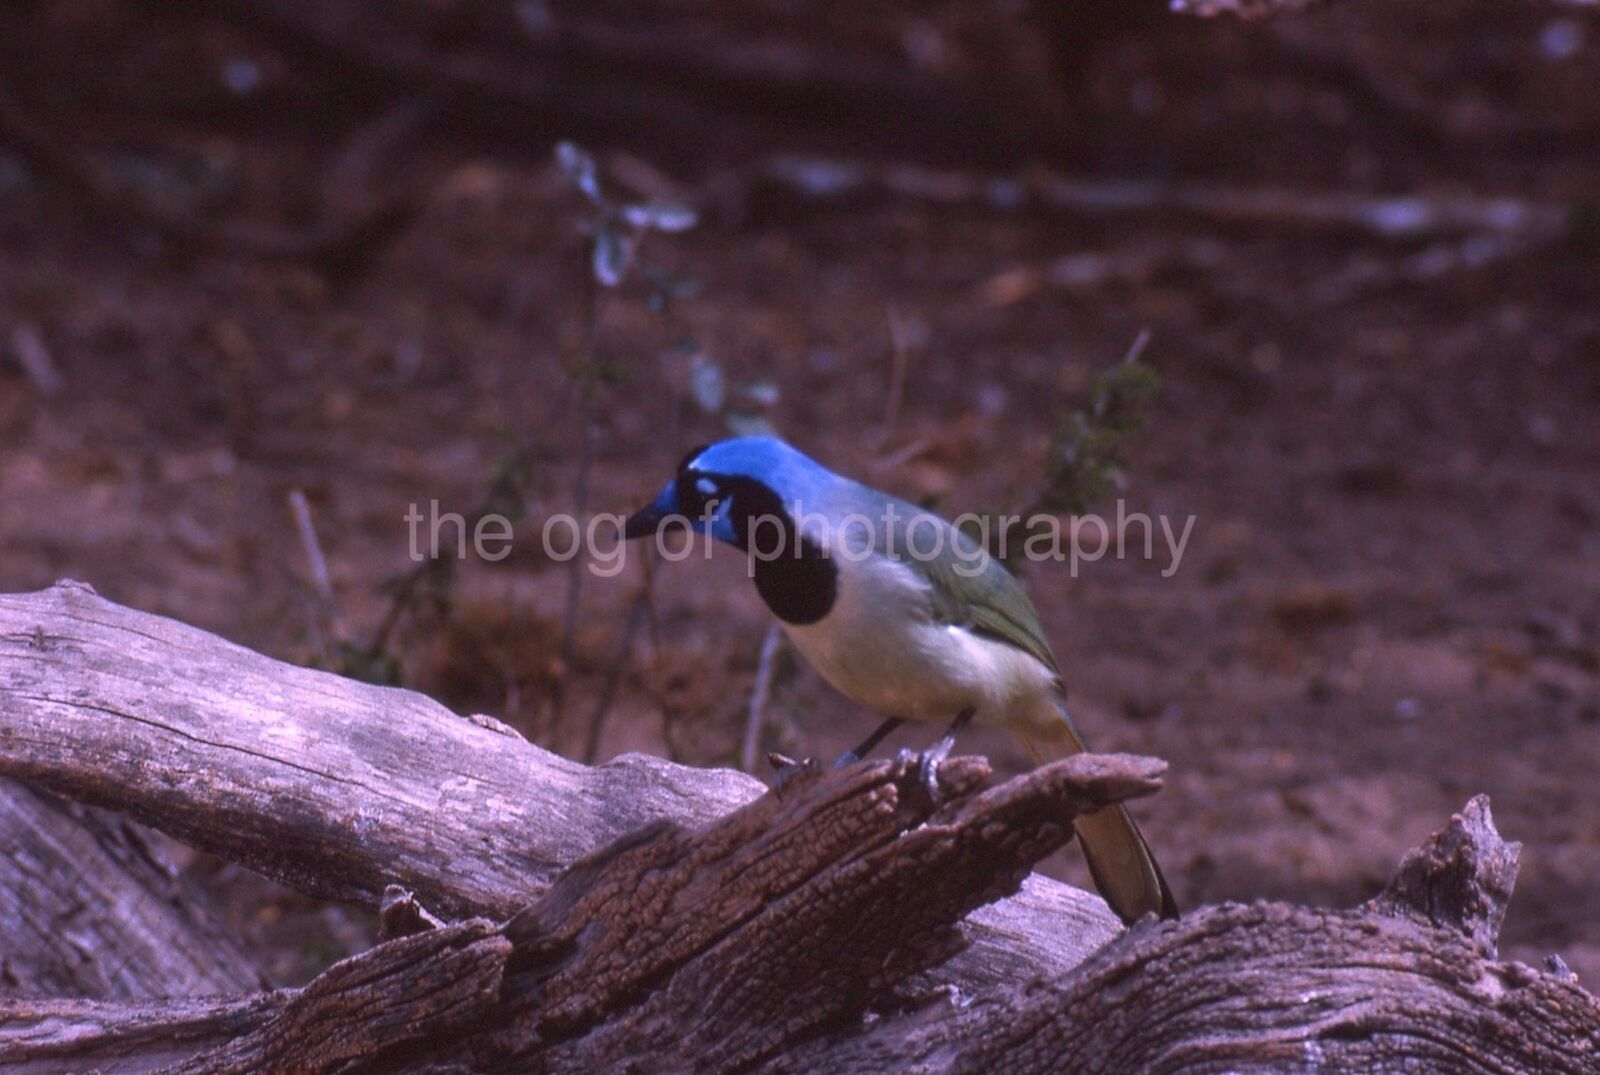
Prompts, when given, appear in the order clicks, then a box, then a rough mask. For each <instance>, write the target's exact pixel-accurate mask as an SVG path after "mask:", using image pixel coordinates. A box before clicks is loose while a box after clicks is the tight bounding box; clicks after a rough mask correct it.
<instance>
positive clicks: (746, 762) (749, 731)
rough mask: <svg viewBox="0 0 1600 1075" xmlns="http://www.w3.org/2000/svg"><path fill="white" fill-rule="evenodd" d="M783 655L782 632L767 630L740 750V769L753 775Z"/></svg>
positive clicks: (773, 629) (775, 629)
mask: <svg viewBox="0 0 1600 1075" xmlns="http://www.w3.org/2000/svg"><path fill="white" fill-rule="evenodd" d="M782 651H783V631H782V630H781V629H779V627H778V625H777V624H776V623H773V624H771V625H770V626H769V627H768V628H767V635H766V637H765V638H763V639H762V640H761V658H760V660H759V661H758V662H757V663H756V681H755V685H754V686H753V687H752V688H751V689H750V708H749V711H748V713H747V714H746V716H745V720H744V743H743V745H741V746H740V748H739V768H741V769H743V770H744V771H745V772H747V773H753V772H755V771H756V752H757V751H758V750H759V749H760V747H761V730H762V728H763V726H764V725H765V723H766V714H767V699H768V698H769V697H770V696H771V694H772V677H773V670H774V668H775V667H776V666H777V663H778V654H779V653H781V652H782Z"/></svg>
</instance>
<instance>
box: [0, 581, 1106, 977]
mask: <svg viewBox="0 0 1600 1075" xmlns="http://www.w3.org/2000/svg"><path fill="white" fill-rule="evenodd" d="M0 776H13V777H20V778H23V779H27V780H31V781H34V782H36V783H37V784H39V785H40V786H43V787H46V788H49V789H50V790H52V791H54V792H56V793H57V794H60V795H64V796H66V797H68V798H71V799H75V800H79V801H83V802H88V803H92V804H95V805H100V806H105V807H109V808H111V809H116V810H120V811H122V812H124V813H126V814H128V815H129V816H131V817H133V818H135V819H136V820H139V821H142V822H144V823H145V824H148V825H151V826H152V827H154V828H157V829H160V830H162V831H164V832H167V833H169V834H170V835H172V836H175V837H177V838H178V839H180V840H183V841H185V842H186V843H189V844H191V845H192V846H195V847H198V848H201V849H202V850H206V851H210V852H213V853H215V854H218V855H221V856H223V857H225V858H228V859H231V860H232V861H235V862H240V863H243V864H244V865H246V866H249V867H251V868H252V869H255V870H258V871H260V872H261V873H264V874H266V875H268V876H270V877H273V878H276V879H277V880H280V881H282V882H283V883H285V884H287V885H289V886H291V887H294V888H298V889H300V890H301V891H304V892H308V893H310V894H312V895H316V896H323V897H328V898H332V899H340V900H347V901H351V902H357V903H364V904H368V905H371V906H373V907H376V906H378V904H379V903H380V901H381V898H382V896H383V892H384V889H385V887H386V886H388V885H390V884H397V885H400V886H401V887H403V888H405V889H407V890H409V891H411V892H412V893H414V894H415V896H416V898H417V900H418V901H419V902H420V903H422V904H423V905H424V906H425V907H427V908H428V909H429V910H431V911H434V912H436V913H439V914H442V915H445V916H447V917H466V916H472V915H485V916H489V917H493V918H504V917H506V916H508V915H510V914H512V913H514V912H515V911H516V910H517V909H518V908H520V907H522V906H523V905H524V904H525V903H526V902H527V901H528V899H529V898H530V897H531V896H533V895H534V894H536V893H538V892H539V891H540V890H542V889H543V888H544V887H545V886H546V885H547V884H549V882H550V881H551V880H552V879H554V877H555V875H556V874H557V873H558V872H559V871H560V870H561V869H562V868H564V867H565V866H567V865H570V864H571V863H572V862H574V861H575V860H577V859H578V858H580V857H582V856H583V855H586V854H589V853H590V852H593V851H595V850H598V849H599V848H601V847H603V846H605V845H606V844H607V843H609V842H610V841H612V840H614V839H616V838H618V837H621V836H623V835H626V834H627V833H630V832H633V831H635V830H637V829H639V828H640V827H642V826H644V825H646V824H649V823H651V822H654V821H660V820H671V821H677V822H681V823H685V824H690V825H697V824H703V823H705V822H707V821H710V820H712V819H713V818H716V817H720V816H721V815H723V814H725V813H727V812H728V811H729V810H731V809H733V808H735V807H737V806H739V805H742V804H744V803H746V802H749V801H750V800H752V799H754V798H756V797H757V796H759V795H760V794H761V793H762V792H763V791H764V790H765V786H764V785H763V784H762V783H761V782H760V781H758V780H756V779H755V778H753V777H750V776H746V775H744V774H742V773H736V772H731V771H728V770H710V769H693V768H689V767H687V766H682V765H675V764H672V763H670V762H666V761H663V760H661V759H659V758H653V757H647V756H643V755H624V756H622V757H620V758H617V759H615V760H613V761H611V762H609V763H607V764H605V765H601V766H598V767H594V768H590V767H588V766H584V765H580V764H577V763H576V762H571V761H568V760H567V759H565V758H562V757H560V756H558V755H555V754H551V753H549V752H548V751H545V750H541V749H540V748H539V747H537V746H534V745H533V744H532V743H529V742H527V741H526V740H524V739H523V738H522V737H521V736H519V735H517V734H516V733H515V732H514V731H512V730H511V729H510V728H507V727H506V726H504V725H502V724H500V723H499V722H497V721H495V720H493V719H491V718H489V717H474V718H471V719H464V718H462V717H459V716H457V715H456V714H454V713H451V712H450V711H449V710H447V709H445V708H444V707H443V706H441V705H439V704H438V703H437V702H434V701H432V700H430V699H428V698H425V697H423V696H422V695H419V694H415V693H412V692H409V691H403V690H395V689H393V688H387V687H376V686H372V685H370V684H365V683H359V682H356V681H354V680H349V679H344V678H342V677H340V676H336V675H333V674H331V673H327V672H318V671H314V670H312V669H307V668H299V667H296V666H293V665H287V664H284V663H282V662H280V661H274V660H272V659H271V658H268V657H264V656H262V655H260V654H257V653H253V652H251V651H249V650H246V649H244V648H242V647H239V646H235V645H232V644H230V643H228V642H225V641H223V640H222V639H219V638H217V637H216V636H214V635H210V634H207V633H205V632H204V631H200V630H197V629H195V628H192V627H187V626H185V625H183V624H180V623H176V622H174V621H172V620H168V619H165V618H163V617H160V616H152V615H149V614H148V613H142V612H136V611H134V610H131V609H127V608H122V607H120V606H118V605H115V604H113V603H112V602H109V601H106V600H103V599H102V598H100V597H99V596H98V595H96V594H95V593H94V592H93V591H92V590H91V589H89V588H88V587H87V586H84V585H82V584H80V583H72V582H65V583H61V584H58V585H56V586H54V587H52V588H50V589H48V590H43V591H40V592H38V593H33V594H11V595H0ZM1061 915H1066V916H1068V918H1069V919H1070V920H1071V921H1073V922H1075V923H1076V925H1077V927H1078V930H1079V931H1078V933H1077V934H1075V935H1073V936H1068V937H1061V938H1056V939H1055V940H1054V941H1052V942H1051V943H1047V944H1044V945H1042V946H1040V945H1036V944H1035V942H1034V941H1033V940H1032V939H1030V938H1029V937H1028V936H1027V935H1026V934H1027V930H1026V929H1024V928H1022V927H1024V926H1025V924H1026V923H1028V922H1030V921H1032V920H1034V919H1035V918H1043V917H1046V916H1049V917H1059V916H1061ZM990 916H992V918H991V917H990ZM989 921H992V922H993V923H994V925H993V928H992V929H991V928H988V927H987V925H986V923H988V922H989ZM977 928H978V931H979V933H980V934H981V936H980V937H979V939H978V943H977V945H976V946H975V954H973V955H971V956H970V957H969V960H968V962H967V964H966V965H965V966H966V968H967V972H969V973H974V974H978V975H979V976H980V977H986V976H987V975H988V974H990V973H1010V972H1011V971H1012V970H1014V969H1015V968H1016V967H1018V966H1019V965H1021V966H1032V967H1034V968H1036V969H1039V970H1057V969H1061V968H1062V967H1064V966H1067V965H1070V964H1071V963H1075V962H1077V961H1078V960H1080V959H1082V957H1083V956H1084V955H1085V954H1087V952H1089V951H1091V950H1093V948H1094V947H1096V946H1098V945H1099V944H1100V943H1102V942H1103V941H1104V940H1105V939H1107V938H1108V937H1110V936H1111V935H1113V934H1114V933H1115V932H1116V930H1117V928H1118V927H1117V924H1116V919H1115V918H1114V917H1113V916H1112V915H1111V913H1110V911H1109V910H1108V909H1107V908H1106V907H1105V904H1104V903H1103V902H1102V901H1101V900H1099V899H1098V898H1097V897H1095V896H1092V895H1090V894H1088V893H1085V892H1081V891H1080V890H1078V889H1074V888H1071V887H1069V886H1066V885H1061V884H1056V883H1054V882H1049V881H1046V880H1044V879H1042V878H1040V879H1037V880H1036V883H1030V885H1028V886H1027V887H1026V888H1025V889H1024V891H1023V893H1022V894H1021V895H1020V896H1019V897H1017V898H1016V899H1015V900H1011V901H1006V902H1005V903H1003V904H1000V905H997V906H996V907H994V908H989V909H987V912H986V915H985V916H983V917H982V918H980V924H979V926H978V927H977ZM1044 932H1048V931H1044ZM989 958H992V960H993V965H994V967H995V968H997V969H996V970H994V971H992V972H991V971H987V970H984V969H983V967H982V966H981V964H982V963H983V962H984V960H985V959H989Z"/></svg>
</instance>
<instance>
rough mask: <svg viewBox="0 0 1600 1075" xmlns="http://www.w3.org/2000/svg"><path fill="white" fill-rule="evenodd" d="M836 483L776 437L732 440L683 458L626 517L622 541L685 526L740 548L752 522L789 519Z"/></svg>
mask: <svg viewBox="0 0 1600 1075" xmlns="http://www.w3.org/2000/svg"><path fill="white" fill-rule="evenodd" d="M830 480H831V481H834V482H837V481H839V479H838V478H837V477H835V476H834V475H833V474H831V473H830V472H829V471H828V470H827V469H825V468H824V467H823V466H822V465H821V464H819V463H817V462H815V461H814V460H812V459H810V458H809V457H807V456H805V455H803V454H801V453H800V452H798V451H796V450H795V449H793V448H791V447H789V445H787V444H785V443H784V442H783V441H781V440H779V439H778V438H776V437H735V438H733V439H731V440H723V441H718V442H717V443H715V444H708V445H703V446H701V447H699V448H696V449H694V450H693V451H691V452H690V453H689V454H688V455H686V456H684V457H683V461H682V462H681V463H679V464H678V472H677V473H676V474H675V475H673V477H672V480H671V481H669V482H667V484H666V486H665V487H664V488H662V490H661V492H660V493H659V494H658V495H657V496H656V498H655V499H654V500H652V501H651V502H650V503H649V504H647V505H645V506H644V507H643V508H640V509H639V510H638V511H636V512H634V513H633V514H632V515H630V516H628V519H627V522H626V523H625V524H624V525H623V530H622V533H623V536H624V537H626V538H640V537H648V536H650V535H653V534H655V533H657V532H658V531H660V530H662V529H663V528H665V527H668V526H673V525H677V526H688V527H690V528H692V529H695V530H698V531H700V532H701V533H704V534H709V535H710V536H711V537H712V538H714V539H716V540H717V541H724V542H727V543H728V544H730V545H736V546H738V547H740V548H744V547H745V545H746V543H747V541H748V539H749V535H750V533H751V529H752V525H753V523H754V520H756V519H758V518H761V517H762V516H773V517H776V518H779V519H782V520H787V519H790V518H792V517H793V512H794V509H795V507H796V506H797V505H798V506H802V507H803V506H804V505H805V504H806V502H807V501H808V500H816V501H820V500H821V498H822V495H823V494H824V492H825V491H826V489H825V487H826V483H827V482H829V481H830Z"/></svg>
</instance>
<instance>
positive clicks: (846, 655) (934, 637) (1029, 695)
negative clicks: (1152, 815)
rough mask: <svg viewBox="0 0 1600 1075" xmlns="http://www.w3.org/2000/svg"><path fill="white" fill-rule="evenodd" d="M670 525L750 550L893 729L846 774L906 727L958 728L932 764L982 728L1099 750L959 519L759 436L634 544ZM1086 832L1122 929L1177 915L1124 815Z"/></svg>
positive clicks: (789, 621)
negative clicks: (965, 731) (965, 734)
mask: <svg viewBox="0 0 1600 1075" xmlns="http://www.w3.org/2000/svg"><path fill="white" fill-rule="evenodd" d="M672 528H688V529H692V530H695V531H698V532H700V533H703V534H705V535H707V536H708V537H710V538H711V539H713V540H716V541H720V542H723V543H726V544H728V545H732V546H735V547H737V548H739V549H741V550H743V551H745V552H746V554H747V557H748V562H749V564H750V568H751V574H752V576H753V579H754V582H755V587H756V592H757V593H758V594H759V595H760V596H761V599H762V601H763V602H764V603H765V604H766V606H767V608H768V609H769V610H770V611H771V612H772V614H773V615H774V616H775V617H776V618H777V620H778V623H779V625H780V626H781V627H782V629H783V632H784V634H785V635H786V636H787V637H788V639H789V641H790V643H791V644H792V645H793V646H794V648H795V649H796V650H797V651H799V653H800V654H801V655H802V656H804V657H805V658H806V660H807V661H808V662H809V663H810V664H811V665H812V666H813V667H814V668H815V669H816V670H817V672H818V673H820V674H821V676H822V678H823V679H824V680H826V681H827V682H828V683H829V684H830V685H831V686H832V687H833V688H834V689H836V690H838V691H839V692H840V693H841V694H843V695H845V696H846V697H847V698H849V699H851V700H853V701H854V702H856V703H858V704H860V705H863V706H865V707H867V708H869V709H873V710H876V711H877V712H878V713H879V714H881V715H882V716H883V718H884V719H883V720H882V722H881V723H880V724H879V725H878V726H877V728H876V730H874V731H873V733H872V734H871V735H870V736H868V737H867V739H866V740H864V741H863V742H862V743H861V745H860V746H858V747H857V748H856V749H855V750H852V751H850V752H848V753H847V754H846V755H845V756H844V757H843V758H842V759H840V760H841V762H848V761H851V760H854V759H856V758H859V757H865V756H866V755H867V754H868V753H869V752H870V751H871V750H872V749H873V748H874V747H876V746H877V745H878V744H879V743H881V742H882V741H883V739H884V738H885V737H887V736H888V735H889V734H890V733H891V732H893V731H894V730H895V729H896V728H898V727H899V726H900V725H901V724H902V723H903V722H904V721H905V720H907V719H912V720H918V721H924V722H930V723H936V724H939V723H944V722H949V726H948V730H947V732H946V734H945V735H944V737H943V738H942V739H941V740H940V741H939V743H938V744H937V745H936V746H935V747H934V748H933V749H932V750H931V751H930V752H927V753H925V754H924V759H925V760H926V761H931V763H932V764H933V765H934V766H935V767H936V766H937V763H938V761H940V760H942V759H943V757H944V756H945V755H947V754H948V752H949V750H950V748H951V746H952V745H953V743H954V742H955V736H956V734H957V733H958V732H960V731H961V729H962V728H964V727H965V726H967V724H968V723H970V722H976V723H977V724H979V725H988V726H999V727H1003V728H1006V729H1008V730H1010V731H1012V732H1014V733H1016V734H1018V735H1019V736H1020V737H1021V738H1022V739H1023V741H1024V743H1025V745H1026V746H1027V747H1028V749H1029V751H1030V752H1031V754H1032V755H1033V757H1034V760H1035V761H1036V762H1043V761H1045V760H1049V759H1052V758H1062V757H1067V756H1070V755H1072V754H1078V753H1081V752H1083V751H1085V750H1086V749H1087V747H1086V746H1085V745H1084V740H1083V737H1082V735H1080V734H1079V732H1078V730H1077V727H1076V726H1075V725H1074V723H1073V721H1072V718H1071V717H1070V716H1069V715H1068V713H1067V708H1066V704H1065V687H1064V685H1063V683H1062V675H1061V668H1060V665H1059V664H1058V663H1057V661H1056V658H1055V654H1054V653H1053V652H1052V651H1051V649H1050V644H1049V642H1048V641H1047V639H1046V638H1045V633H1044V628H1043V626H1042V625H1041V624H1040V621H1039V615H1038V613H1037V612H1036V611H1035V610H1034V607H1033V604H1032V602H1031V601H1029V600H1028V596H1027V594H1026V593H1025V592H1024V590H1023V588H1022V586H1021V584H1020V583H1019V582H1018V581H1017V579H1016V577H1015V576H1014V575H1012V573H1011V572H1010V571H1009V570H1007V569H1006V567H1005V566H1004V565H1003V564H1001V563H1000V562H999V561H998V560H996V559H994V558H993V557H991V556H989V555H988V553H987V552H986V551H985V550H984V549H983V547H982V546H981V545H980V544H979V543H978V542H977V541H975V540H973V539H972V538H971V537H970V536H968V535H967V534H966V533H964V532H962V531H961V530H960V529H959V528H957V527H956V526H955V525H954V524H952V523H951V522H949V521H948V520H946V519H944V518H942V517H940V516H938V515H936V514H933V513H932V512H930V511H928V510H927V509H925V508H921V507H918V506H917V505H914V504H911V503H909V502H908V501H905V500H901V499H899V498H897V497H893V496H890V495H889V494H887V493H883V492H880V491H878V490H877V489H873V488H871V487H869V486H867V485H864V484H862V483H860V482H857V481H854V480H852V479H850V478H847V477H845V476H843V475H841V474H837V473H835V472H833V471H831V470H829V469H828V468H827V467H825V466H823V465H822V464H821V463H818V462H817V461H816V460H814V459H812V458H811V457H810V456H807V455H805V454H804V453H803V452H801V451H799V450H798V449H796V448H794V447H793V446H791V445H790V444H788V443H787V442H786V441H784V440H782V439H780V438H778V437H772V436H753V437H734V438H731V439H727V440H722V441H718V442H716V443H713V444H707V445H701V446H699V447H696V448H694V449H693V450H691V451H690V452H689V453H688V454H687V455H685V456H684V457H683V459H682V461H681V462H680V463H679V464H678V468H677V471H676V473H674V474H673V476H672V477H671V479H670V480H668V481H667V483H666V485H665V486H664V487H663V488H662V489H661V491H660V493H659V494H657V496H656V497H655V499H654V500H652V501H651V502H650V503H649V504H647V505H646V506H644V507H643V508H640V509H639V510H638V511H636V512H634V513H632V514H631V515H629V516H627V517H626V519H625V520H624V521H623V526H622V533H623V537H624V538H625V539H629V540H633V539H639V538H643V537H647V536H652V535H659V534H661V533H662V532H663V531H665V530H668V529H672ZM934 771H935V772H936V769H935V770H934ZM927 774H928V770H926V769H925V770H924V775H925V776H926V775H927ZM1074 825H1075V828H1076V829H1077V835H1078V841H1079V844H1080V845H1081V846H1082V848H1083V854H1084V858H1085V859H1086V860H1087V861H1088V864H1089V870H1090V873H1091V874H1092V875H1093V877H1094V881H1095V885H1096V887H1097V888H1098V889H1099V891H1100V893H1101V895H1102V896H1103V897H1104V898H1105V900H1106V902H1107V904H1108V905H1109V906H1110V907H1111V909H1112V910H1113V911H1114V912H1115V913H1116V914H1117V915H1118V916H1119V917H1120V918H1121V919H1122V920H1123V921H1124V922H1125V923H1127V924H1132V923H1133V922H1135V921H1137V920H1139V919H1140V918H1142V917H1144V916H1145V915H1147V914H1154V915H1156V916H1158V917H1161V918H1176V917H1177V915H1178V908H1177V902H1176V900H1175V899H1174V898H1173V894H1172V890H1171V888H1170V886H1169V885H1168V884H1167V881H1166V878H1165V877H1163V876H1162V873H1161V870H1160V867H1159V866H1157V864H1156V860H1155V856H1154V855H1153V854H1152V852H1151V850H1150V846H1149V844H1148V843H1147V842H1146V841H1145V838H1144V836H1143V834H1142V833H1141V832H1140V831H1139V827H1138V825H1137V824H1135V822H1134V820H1133V818H1132V816H1131V815H1130V814H1129V813H1128V811H1127V809H1126V808H1125V807H1124V806H1122V805H1121V804H1114V805H1111V806H1107V807H1103V808H1101V809H1100V810H1097V811H1095V812H1094V813H1092V814H1087V815H1084V816H1080V817H1078V818H1077V819H1075V821H1074Z"/></svg>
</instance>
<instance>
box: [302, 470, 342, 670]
mask: <svg viewBox="0 0 1600 1075" xmlns="http://www.w3.org/2000/svg"><path fill="white" fill-rule="evenodd" d="M289 510H290V511H291V512H292V513H293V514H294V525H295V530H296V531H297V532H298V533H299V535H300V547H301V548H302V549H304V550H305V554H306V564H307V566H308V567H309V568H310V570H311V585H312V587H313V588H314V589H315V590H316V593H317V597H318V598H319V599H320V601H321V605H322V615H323V616H325V617H326V618H327V620H328V628H329V632H330V633H331V634H332V635H333V639H334V641H335V642H339V643H342V642H343V641H344V638H345V633H344V618H343V616H341V615H340V613H339V601H338V598H336V597H335V596H334V593H333V581H332V579H331V578H330V577H329V575H328V561H327V558H326V557H324V556H323V555H322V543H321V542H320V541H318V540H317V530H316V527H315V526H314V525H313V524H312V522H311V505H310V503H309V502H308V501H307V500H306V494H305V493H304V492H303V491H302V490H300V489H291V490H289ZM319 648H323V647H319ZM324 657H326V654H324Z"/></svg>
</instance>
